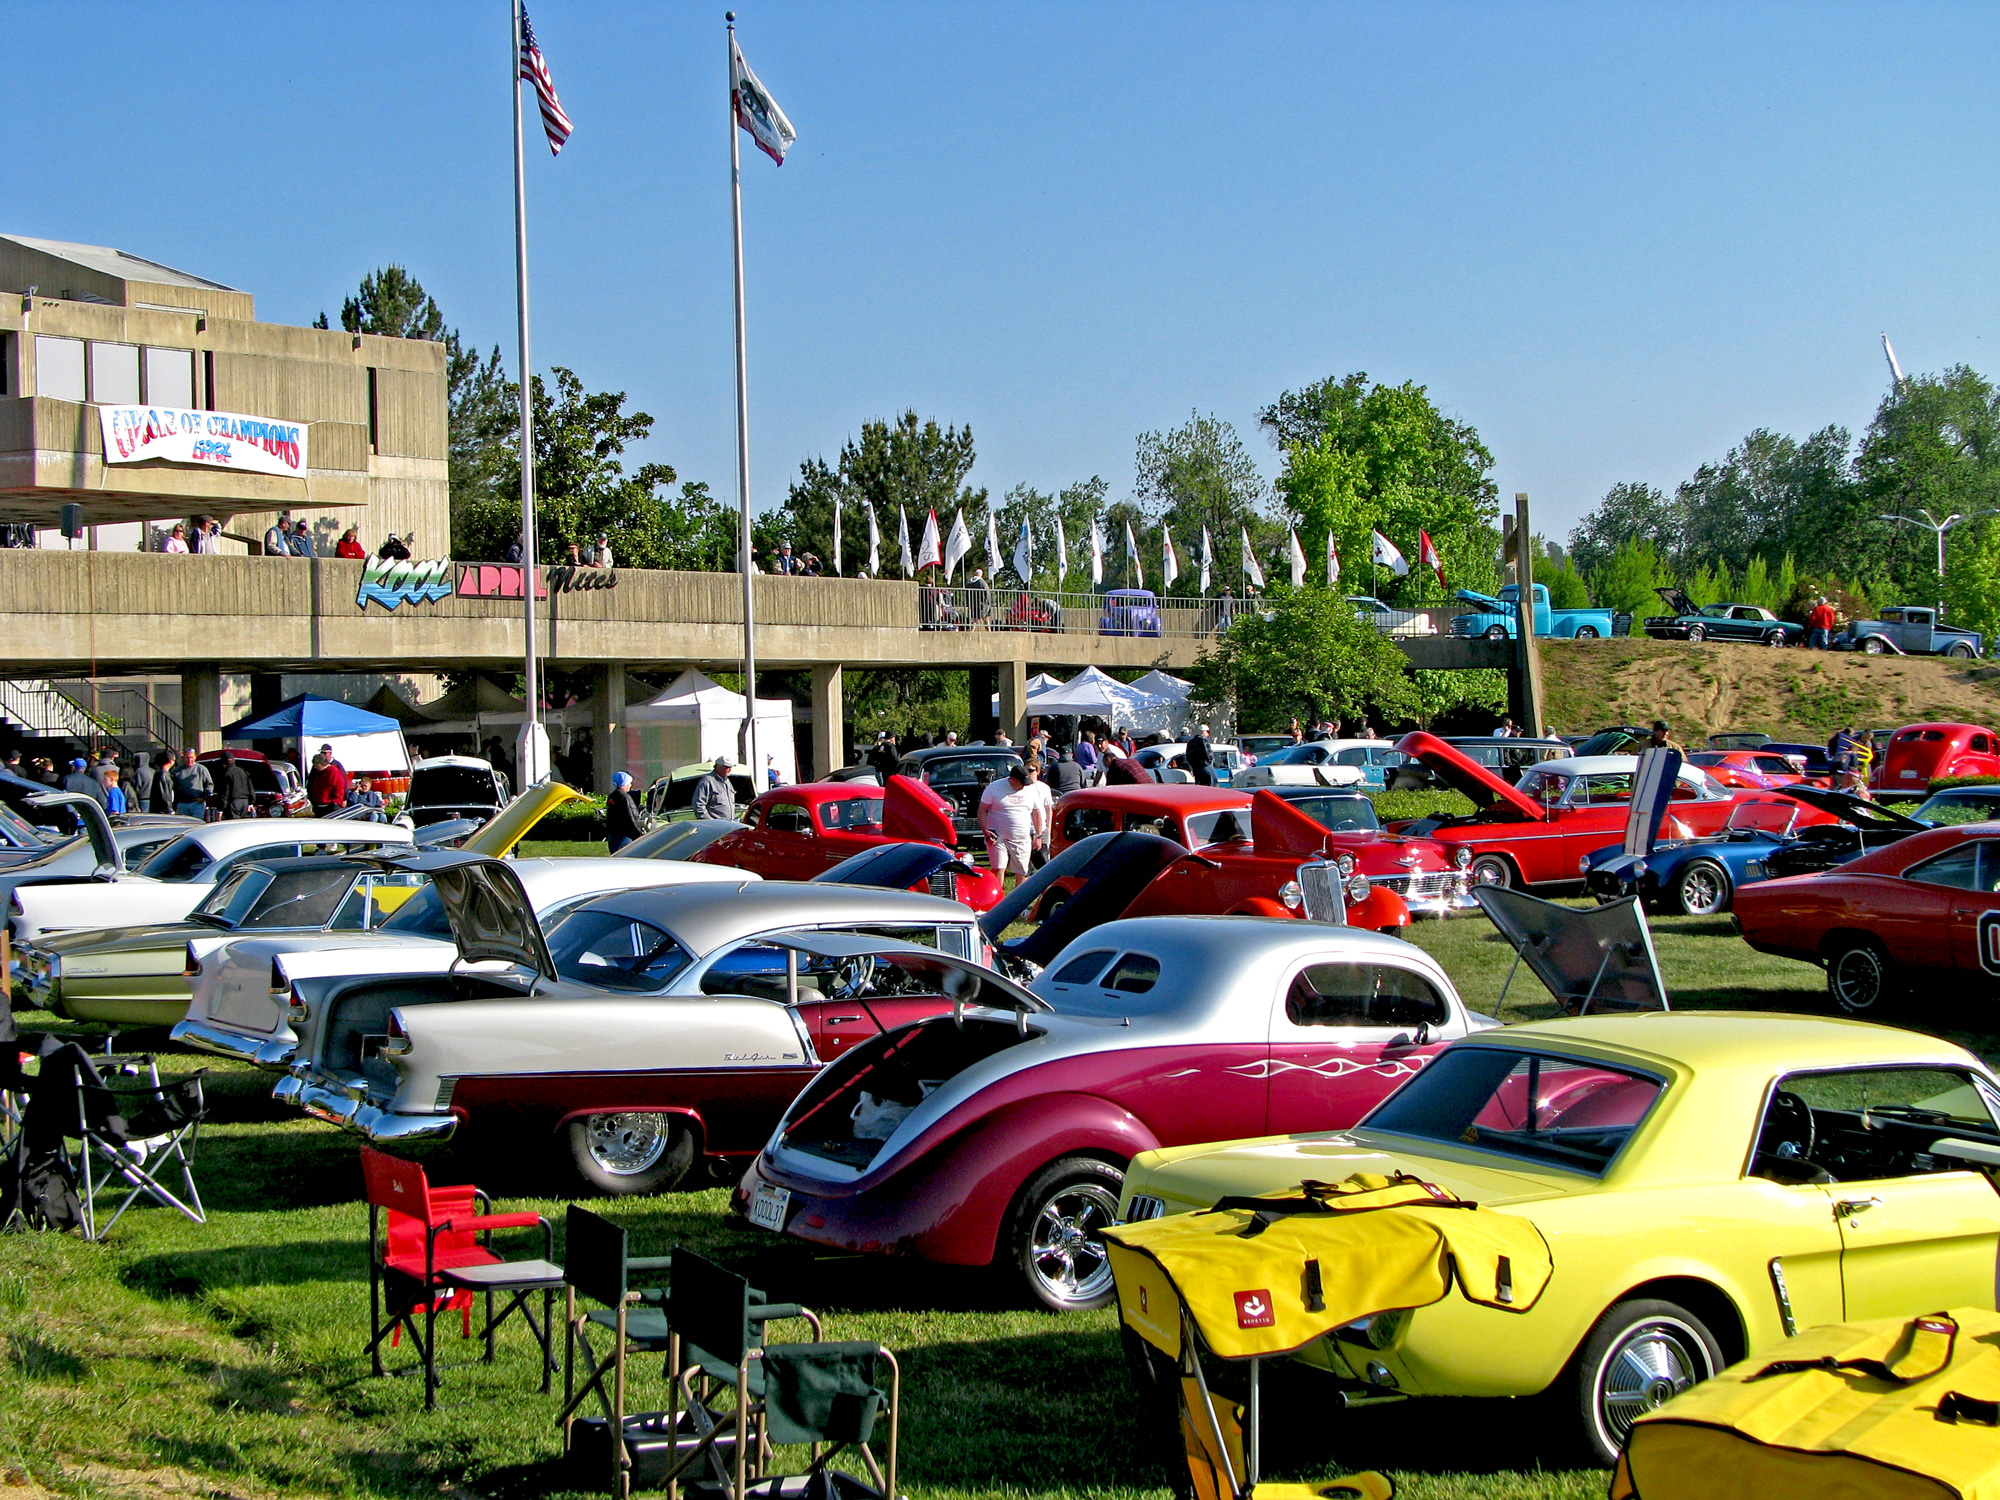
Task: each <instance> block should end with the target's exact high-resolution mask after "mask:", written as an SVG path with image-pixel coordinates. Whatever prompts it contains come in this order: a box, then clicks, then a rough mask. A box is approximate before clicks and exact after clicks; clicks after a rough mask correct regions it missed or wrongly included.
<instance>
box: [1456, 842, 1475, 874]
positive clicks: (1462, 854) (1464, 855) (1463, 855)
mask: <svg viewBox="0 0 2000 1500" xmlns="http://www.w3.org/2000/svg"><path fill="white" fill-rule="evenodd" d="M1451 862H1452V864H1453V865H1454V866H1455V867H1456V868H1458V869H1461V870H1463V869H1465V868H1466V867H1467V866H1468V865H1470V864H1471V863H1472V851H1471V850H1470V849H1468V848H1466V847H1465V845H1463V844H1458V845H1454V846H1453V848H1452V851H1451Z"/></svg>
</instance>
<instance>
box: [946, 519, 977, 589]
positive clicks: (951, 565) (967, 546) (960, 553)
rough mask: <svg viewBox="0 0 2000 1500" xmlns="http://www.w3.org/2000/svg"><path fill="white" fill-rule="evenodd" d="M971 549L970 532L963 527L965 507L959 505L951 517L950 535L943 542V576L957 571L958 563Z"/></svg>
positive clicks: (948, 575)
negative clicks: (956, 512) (956, 511)
mask: <svg viewBox="0 0 2000 1500" xmlns="http://www.w3.org/2000/svg"><path fill="white" fill-rule="evenodd" d="M971 550H972V533H971V532H969V531H967V530H966V529H965V507H964V506H960V507H959V510H958V514H957V515H955V516H953V517H952V518H951V535H950V536H948V537H946V538H945V542H944V576H945V577H946V579H949V578H950V577H951V576H952V574H954V573H956V572H957V571H958V565H959V564H960V563H962V562H964V561H965V554H966V553H968V552H970V551H971Z"/></svg>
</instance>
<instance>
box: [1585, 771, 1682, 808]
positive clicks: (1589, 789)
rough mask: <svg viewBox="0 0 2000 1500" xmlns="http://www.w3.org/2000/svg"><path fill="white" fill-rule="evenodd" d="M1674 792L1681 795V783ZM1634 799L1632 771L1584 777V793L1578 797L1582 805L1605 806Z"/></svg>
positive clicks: (1608, 772)
mask: <svg viewBox="0 0 2000 1500" xmlns="http://www.w3.org/2000/svg"><path fill="white" fill-rule="evenodd" d="M1674 792H1675V794H1676V795H1679V794H1680V792H1681V784H1680V783H1676V784H1675V787H1674ZM1631 800H1632V773H1631V772H1630V771H1605V772H1599V773H1598V774H1596V775H1594V776H1586V777H1584V778H1583V794H1582V795H1581V796H1579V797H1578V798H1576V804H1577V805H1578V806H1580V807H1583V806H1588V807H1604V806H1607V805H1608V804H1610V803H1614V802H1630V801H1631Z"/></svg>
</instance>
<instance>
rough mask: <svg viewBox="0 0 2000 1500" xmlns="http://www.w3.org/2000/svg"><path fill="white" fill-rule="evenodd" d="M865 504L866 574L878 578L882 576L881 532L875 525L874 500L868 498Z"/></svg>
mask: <svg viewBox="0 0 2000 1500" xmlns="http://www.w3.org/2000/svg"><path fill="white" fill-rule="evenodd" d="M867 505H868V576H869V577H870V578H880V577H881V576H882V533H881V531H880V530H879V529H878V528H877V527H876V525H875V502H874V501H873V500H870V501H868V502H867Z"/></svg>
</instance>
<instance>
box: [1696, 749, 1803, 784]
mask: <svg viewBox="0 0 2000 1500" xmlns="http://www.w3.org/2000/svg"><path fill="white" fill-rule="evenodd" d="M1688 764H1689V765H1691V766H1700V767H1701V768H1702V769H1703V770H1704V771H1706V772H1708V774H1709V775H1711V776H1713V777H1714V778H1715V779H1716V780H1717V781H1719V782H1721V783H1722V784H1723V785H1724V786H1729V787H1737V788H1747V789H1749V790H1752V791H1769V790H1770V789H1771V788H1772V787H1779V786H1798V785H1800V784H1802V783H1803V782H1805V780H1806V777H1805V775H1804V773H1803V772H1801V771H1800V770H1799V768H1798V767H1797V766H1795V765H1793V764H1792V763H1791V762H1790V761H1789V760H1787V759H1785V757H1784V756H1782V755H1772V754H1770V753H1768V752H1766V751H1762V750H1697V751H1695V753H1694V754H1692V755H1690V756H1689V757H1688Z"/></svg>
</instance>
